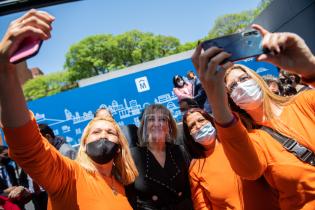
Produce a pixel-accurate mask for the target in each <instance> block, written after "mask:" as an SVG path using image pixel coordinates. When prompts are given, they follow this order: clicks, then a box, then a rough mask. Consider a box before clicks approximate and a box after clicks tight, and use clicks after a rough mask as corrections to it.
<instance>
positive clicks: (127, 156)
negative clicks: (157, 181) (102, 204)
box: [76, 117, 138, 185]
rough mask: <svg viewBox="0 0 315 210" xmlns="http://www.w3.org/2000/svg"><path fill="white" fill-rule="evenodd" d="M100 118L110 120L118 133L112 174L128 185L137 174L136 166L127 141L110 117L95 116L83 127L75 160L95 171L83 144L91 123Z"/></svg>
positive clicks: (90, 170)
mask: <svg viewBox="0 0 315 210" xmlns="http://www.w3.org/2000/svg"><path fill="white" fill-rule="evenodd" d="M100 120H104V121H107V122H110V123H112V124H113V125H114V127H115V129H116V131H117V133H118V144H119V145H120V152H119V153H118V154H117V155H115V157H114V162H113V174H114V176H115V178H116V179H117V180H118V181H119V182H121V183H122V184H123V185H128V184H130V183H133V182H134V180H135V179H136V177H137V176H138V171H137V168H136V166H135V164H134V161H133V159H132V157H131V153H130V150H129V147H128V141H127V139H126V137H125V136H124V134H123V133H122V131H121V130H120V128H119V126H118V125H117V123H116V122H115V121H114V119H113V118H111V117H103V118H102V117H96V118H94V119H93V120H91V121H90V122H89V124H88V125H87V126H86V127H85V129H84V131H83V134H82V138H81V143H80V147H79V151H78V155H77V158H76V161H77V162H78V163H79V164H80V165H81V166H82V167H83V168H84V169H86V170H87V171H88V172H90V173H95V172H96V171H97V169H96V167H95V165H94V164H93V161H92V160H91V159H90V158H89V156H88V155H87V154H86V152H85V144H86V139H87V137H88V136H89V133H90V131H91V127H92V125H93V124H94V123H95V122H97V121H100Z"/></svg>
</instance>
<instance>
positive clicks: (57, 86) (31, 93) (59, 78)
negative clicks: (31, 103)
mask: <svg viewBox="0 0 315 210" xmlns="http://www.w3.org/2000/svg"><path fill="white" fill-rule="evenodd" d="M72 86H73V84H72V83H71V82H69V74H68V72H65V71H62V72H56V73H51V74H47V75H42V76H38V77H36V78H34V79H31V80H29V81H27V82H26V83H25V84H24V85H23V92H24V95H25V97H26V100H35V99H38V98H41V97H45V96H50V95H53V94H56V93H59V92H61V91H63V90H66V89H69V88H72Z"/></svg>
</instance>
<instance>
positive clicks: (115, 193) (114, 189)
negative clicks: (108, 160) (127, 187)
mask: <svg viewBox="0 0 315 210" xmlns="http://www.w3.org/2000/svg"><path fill="white" fill-rule="evenodd" d="M113 177H114V176H113V175H112V176H111V179H112V184H111V186H110V188H112V191H113V194H114V195H118V192H117V190H116V188H115V183H114V178H113Z"/></svg>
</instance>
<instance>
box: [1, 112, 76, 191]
mask: <svg viewBox="0 0 315 210" xmlns="http://www.w3.org/2000/svg"><path fill="white" fill-rule="evenodd" d="M3 131H4V134H5V139H6V141H7V143H8V145H9V154H10V156H11V157H12V159H13V160H15V161H16V162H17V163H18V165H19V166H21V167H22V168H23V169H24V170H25V172H26V173H27V174H29V175H30V176H31V177H32V178H33V179H34V181H36V182H37V183H38V184H39V185H41V186H42V187H44V188H45V190H46V191H47V192H48V193H49V194H52V193H55V192H57V191H60V189H61V188H62V187H63V186H65V185H66V184H67V183H68V182H70V181H71V180H70V179H73V178H74V174H73V173H74V170H73V169H72V168H73V167H74V164H75V163H74V161H71V160H70V159H67V158H66V157H63V156H62V155H61V154H60V153H59V152H58V151H57V150H56V149H55V148H54V147H53V146H52V145H51V144H50V143H49V142H48V141H47V140H46V139H45V138H44V137H43V136H42V135H41V134H40V131H39V129H38V126H37V123H36V120H35V119H34V116H32V117H31V120H30V121H29V122H28V123H27V124H25V125H23V126H21V127H18V128H4V129H3Z"/></svg>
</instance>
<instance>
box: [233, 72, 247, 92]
mask: <svg viewBox="0 0 315 210" xmlns="http://www.w3.org/2000/svg"><path fill="white" fill-rule="evenodd" d="M249 79H251V77H250V76H249V75H248V74H243V75H241V76H240V77H239V78H238V79H237V80H235V81H233V82H231V84H230V85H229V86H227V90H228V92H229V93H232V91H233V90H234V89H235V88H236V87H237V84H238V83H240V82H245V81H247V80H249Z"/></svg>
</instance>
